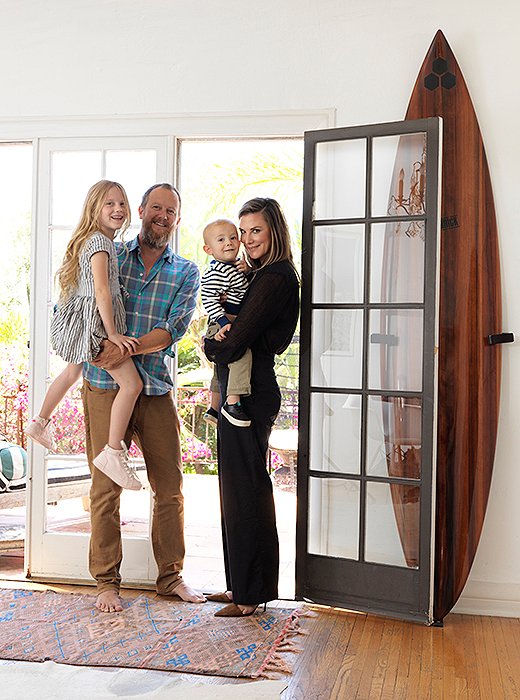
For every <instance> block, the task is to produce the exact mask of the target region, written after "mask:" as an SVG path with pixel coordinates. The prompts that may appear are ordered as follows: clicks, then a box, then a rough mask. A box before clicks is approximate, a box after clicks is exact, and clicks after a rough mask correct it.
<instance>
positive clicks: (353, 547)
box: [296, 119, 441, 622]
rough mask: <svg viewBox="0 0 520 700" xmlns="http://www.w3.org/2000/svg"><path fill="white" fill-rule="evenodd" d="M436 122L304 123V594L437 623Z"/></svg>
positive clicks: (300, 561) (299, 578) (300, 582)
mask: <svg viewBox="0 0 520 700" xmlns="http://www.w3.org/2000/svg"><path fill="white" fill-rule="evenodd" d="M440 141H441V121H440V120H439V119H424V120H417V121H407V122H397V123H391V124H380V125H371V126H363V127H352V128H339V129H326V130H319V131H311V132H307V133H306V134H305V171H304V172H305V175H304V221H303V245H302V247H303V251H304V253H303V271H302V278H303V282H302V318H301V359H300V435H299V446H298V525H297V533H298V534H297V556H296V572H297V573H296V586H297V597H299V598H304V599H308V600H312V601H314V602H318V603H324V604H330V605H340V606H342V607H348V608H352V609H357V610H364V611H374V612H380V613H383V614H389V615H393V616H398V617H402V618H407V619H415V620H423V621H425V622H431V621H432V619H433V618H432V595H431V589H432V582H433V543H432V537H433V532H434V529H433V528H432V520H433V517H434V515H433V514H434V489H433V485H434V483H435V481H434V478H435V446H436V439H435V436H436V423H435V416H436V368H437V363H436V347H437V307H438V293H437V290H438V283H437V270H438V254H439V191H440V189H439V177H440V152H441V151H440Z"/></svg>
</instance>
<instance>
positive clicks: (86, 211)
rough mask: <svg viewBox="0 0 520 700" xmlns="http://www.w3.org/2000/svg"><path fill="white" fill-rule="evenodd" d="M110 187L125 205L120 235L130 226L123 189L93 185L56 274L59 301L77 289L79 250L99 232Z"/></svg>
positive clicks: (112, 184) (108, 183)
mask: <svg viewBox="0 0 520 700" xmlns="http://www.w3.org/2000/svg"><path fill="white" fill-rule="evenodd" d="M112 187H117V188H118V189H119V191H120V192H121V195H122V197H123V200H124V202H125V205H126V211H127V217H126V219H125V220H124V222H123V225H122V226H121V228H120V229H119V233H120V235H122V234H123V233H124V232H125V231H126V229H127V228H128V227H129V226H130V204H129V203H128V197H127V196H126V192H125V189H124V187H123V186H122V185H120V184H119V182H114V181H113V180H100V181H99V182H96V184H95V185H92V187H91V188H90V189H89V191H88V192H87V196H86V197H85V202H84V204H83V210H82V212H81V218H80V220H79V223H78V225H77V226H76V229H75V230H74V233H73V234H72V236H71V237H70V241H69V243H68V245H67V249H66V251H65V255H64V257H63V263H62V265H61V267H60V268H59V270H58V271H57V273H56V277H57V279H58V284H59V287H60V298H61V299H67V298H68V297H69V296H70V295H71V294H72V293H73V292H74V290H75V289H76V287H77V284H78V277H79V256H80V253H81V250H82V249H83V246H84V245H85V242H86V241H87V239H88V238H90V236H91V235H92V234H93V233H96V231H100V226H99V217H100V215H101V210H102V209H103V205H104V204H105V200H106V198H107V195H108V192H109V190H110V189H111V188H112Z"/></svg>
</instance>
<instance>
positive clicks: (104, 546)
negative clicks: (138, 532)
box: [82, 381, 184, 595]
mask: <svg viewBox="0 0 520 700" xmlns="http://www.w3.org/2000/svg"><path fill="white" fill-rule="evenodd" d="M116 393H117V389H116V390H106V389H97V388H96V387H93V386H91V385H90V384H89V383H88V382H87V381H84V382H83V387H82V395H83V406H84V411H85V430H86V447H87V457H88V462H89V467H90V471H91V474H92V487H91V489H90V522H91V536H90V554H89V567H90V573H91V575H92V576H93V578H95V579H96V581H97V586H98V592H101V591H105V590H110V589H112V590H116V591H118V590H119V586H120V583H121V574H120V567H121V560H122V548H121V525H120V519H119V497H120V495H121V491H122V489H121V487H120V486H117V484H115V483H114V482H113V481H112V480H111V479H109V478H108V477H107V476H105V474H103V473H102V472H100V471H99V470H98V469H96V467H94V466H93V464H92V460H93V459H94V457H96V456H97V455H98V454H99V452H101V450H102V449H103V447H104V446H105V445H106V443H107V441H108V429H109V422H110V409H111V407H112V402H113V400H114V397H115V395H116ZM179 430H180V428H179V419H178V417H177V411H176V408H175V405H174V403H173V400H172V395H171V392H169V393H167V394H163V395H162V396H146V395H145V394H141V395H140V396H139V398H138V400H137V403H136V405H135V408H134V412H133V414H132V418H131V420H130V425H129V428H128V431H127V434H126V437H125V442H126V444H127V445H130V441H131V439H132V437H133V438H134V439H135V441H136V442H137V443H138V444H139V446H140V448H141V450H142V452H143V456H144V459H145V462H146V471H147V474H148V480H149V482H150V487H151V490H152V492H153V513H152V548H153V553H154V557H155V561H156V562H157V568H158V570H159V573H158V576H157V584H156V586H157V592H158V593H160V594H162V595H168V594H170V593H172V592H173V589H174V588H175V587H176V586H178V585H179V583H181V581H182V577H181V571H182V567H183V563H184V497H183V495H182V461H181V450H180V437H179Z"/></svg>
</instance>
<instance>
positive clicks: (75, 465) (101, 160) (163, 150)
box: [26, 137, 173, 585]
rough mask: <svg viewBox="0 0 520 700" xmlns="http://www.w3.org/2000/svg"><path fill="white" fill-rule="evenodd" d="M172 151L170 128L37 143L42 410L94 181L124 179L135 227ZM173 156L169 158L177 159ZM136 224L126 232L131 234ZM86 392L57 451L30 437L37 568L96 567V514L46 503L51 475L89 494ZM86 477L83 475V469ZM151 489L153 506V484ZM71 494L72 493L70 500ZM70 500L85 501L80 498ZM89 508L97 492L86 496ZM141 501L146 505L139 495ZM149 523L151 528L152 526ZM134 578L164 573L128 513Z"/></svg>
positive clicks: (73, 571)
mask: <svg viewBox="0 0 520 700" xmlns="http://www.w3.org/2000/svg"><path fill="white" fill-rule="evenodd" d="M172 163H173V159H172V157H171V144H170V141H169V139H168V138H167V137H146V138H145V137H132V138H126V137H121V138H119V137H112V138H83V139H70V138H68V139H67V138H63V139H41V140H40V141H39V146H38V183H39V187H38V192H37V225H36V235H35V242H34V248H33V258H32V259H33V265H34V272H33V275H32V280H33V286H32V290H31V307H32V314H31V317H32V326H31V348H32V352H31V378H32V387H33V402H32V411H33V413H35V412H37V411H38V408H39V406H40V405H41V402H42V399H43V395H44V392H45V390H46V388H47V386H48V385H49V383H50V382H51V381H52V379H53V378H54V377H55V376H56V375H57V374H58V373H59V372H60V371H61V369H62V368H63V366H64V363H63V361H62V360H61V359H60V358H59V357H57V356H55V355H54V354H53V353H52V352H50V351H49V323H50V319H51V316H52V313H53V307H54V304H55V302H56V300H57V290H56V289H55V288H54V284H53V281H54V275H55V273H56V270H57V268H58V267H59V265H60V264H61V260H62V258H63V254H64V252H65V247H66V245H67V242H68V240H69V238H70V235H71V233H72V231H73V229H74V227H75V225H76V223H77V221H78V219H79V216H80V213H81V208H82V205H83V201H84V199H85V196H86V193H87V190H88V189H89V187H90V186H91V185H93V184H94V183H95V182H96V181H97V180H100V179H102V178H107V179H110V180H115V181H117V182H121V183H122V184H123V186H124V187H125V189H126V191H127V194H128V197H129V200H130V204H131V209H132V212H131V213H132V229H133V231H134V234H135V233H136V232H137V231H138V230H139V228H140V227H139V223H138V222H139V217H138V213H137V209H138V205H139V203H140V198H141V196H142V194H143V192H145V190H146V189H147V188H148V187H149V186H150V185H151V184H153V183H155V182H162V181H171V179H172V172H171V170H172V166H171V164H172ZM168 164H170V165H168ZM128 235H129V234H127V236H128ZM82 414H83V411H82V406H81V400H80V398H79V395H78V391H77V390H76V391H75V392H74V391H71V392H69V394H68V395H67V397H66V398H65V400H64V402H63V404H62V406H61V407H60V408H59V409H58V411H57V412H56V414H55V419H54V423H55V435H56V452H55V453H50V452H46V451H45V450H44V448H43V447H41V446H39V445H37V444H35V443H32V444H31V446H30V456H31V478H30V481H29V484H28V500H29V507H28V528H27V530H28V543H27V544H28V546H27V548H26V562H27V569H28V571H29V572H30V575H31V576H32V577H33V578H42V579H45V580H53V579H55V580H75V581H78V580H79V581H81V580H91V579H90V575H89V572H88V541H89V518H88V513H87V512H86V510H82V509H81V508H80V507H76V510H74V511H71V512H69V513H68V514H67V516H66V517H65V519H64V520H62V519H60V520H59V521H57V520H56V518H55V516H54V515H53V506H52V505H47V501H48V500H50V499H49V498H48V497H46V495H48V487H49V485H53V488H54V485H55V484H57V483H60V481H61V482H67V484H69V485H71V486H70V488H73V487H74V486H72V485H75V487H77V488H81V483H83V484H84V488H83V492H84V495H86V494H88V483H89V481H88V467H87V463H86V457H85V454H84V444H83V442H82V441H83V435H84V431H83V424H82ZM84 477H87V479H86V480H85V481H83V482H82V478H84ZM136 497H137V496H136V495H135V494H130V493H129V492H126V491H125V492H124V493H123V495H122V520H123V521H124V509H125V508H126V509H129V510H130V511H132V510H135V508H136V507H137V504H136V503H134V502H132V501H130V500H129V499H131V498H134V499H135V498H136ZM139 497H140V498H141V499H143V498H144V499H145V507H144V511H145V513H146V511H148V513H147V516H148V519H147V522H148V523H149V505H150V497H149V492H146V493H145V492H143V493H142V494H140V496H139ZM68 502H69V501H67V503H68ZM70 503H78V501H77V499H74V500H73V501H72V500H71V501H70ZM84 503H85V508H87V509H88V501H87V499H86V498H85V500H84ZM138 507H139V510H143V508H142V504H139V506H138ZM146 524H147V523H144V526H145V527H144V529H145V530H146ZM123 549H124V563H123V567H122V575H123V578H124V579H125V582H129V583H138V584H140V585H146V584H147V583H149V582H151V581H153V580H154V579H155V572H156V569H155V562H154V559H153V556H152V552H151V546H150V538H149V537H148V536H147V535H144V536H142V535H141V536H135V535H132V534H130V533H128V534H126V533H125V528H124V522H123Z"/></svg>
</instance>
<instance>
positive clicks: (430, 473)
mask: <svg viewBox="0 0 520 700" xmlns="http://www.w3.org/2000/svg"><path fill="white" fill-rule="evenodd" d="M441 129H442V120H440V119H439V118H430V119H421V120H414V121H403V122H392V123H388V124H375V125H368V126H359V127H345V128H335V129H323V130H317V131H310V132H306V133H305V156H304V198H303V230H302V251H303V252H302V317H301V332H300V342H301V344H300V383H299V386H300V403H299V442H298V486H297V496H298V498H297V529H296V532H297V537H296V598H297V599H300V600H303V599H305V600H310V601H313V602H316V603H322V604H326V605H335V606H340V607H347V608H351V609H355V610H359V611H367V612H377V613H381V614H386V615H389V616H392V617H399V618H404V619H410V620H420V621H422V622H426V623H432V622H433V617H432V586H433V580H434V579H433V542H432V539H433V534H434V528H433V518H434V512H435V508H434V506H435V503H434V489H433V488H432V485H433V484H434V483H435V481H434V479H435V448H436V440H435V433H436V425H435V413H436V412H435V405H436V379H435V372H436V355H435V353H436V345H437V325H438V324H437V313H438V291H437V290H438V283H437V279H436V276H437V269H438V266H437V261H438V251H439V223H440V222H439V209H440V207H439V204H440V202H439V192H440V173H441V169H440V151H441V136H442V134H441ZM417 132H424V133H426V139H427V159H426V182H427V188H426V214H425V215H421V216H415V217H414V216H404V217H400V216H384V217H381V216H378V217H373V216H372V215H371V189H372V187H371V185H372V141H373V139H374V138H376V137H384V136H397V135H404V134H413V133H417ZM354 139H365V140H366V173H365V177H366V187H365V193H366V194H365V216H364V217H362V218H356V219H346V218H345V219H322V220H318V219H313V210H314V200H315V153H316V146H317V144H320V143H327V142H334V141H344V140H354ZM411 220H421V221H424V223H425V232H426V235H425V269H424V296H423V303H422V304H373V303H369V299H370V288H369V285H370V275H369V256H370V227H371V225H372V224H376V223H389V222H392V221H408V222H409V221H411ZM353 223H358V224H363V225H364V227H365V261H364V268H365V278H364V298H363V303H361V304H335V303H328V304H316V303H313V301H312V275H313V258H314V250H313V239H314V232H315V229H317V228H319V227H320V226H326V225H339V224H353ZM395 307H398V308H399V309H402V308H411V309H415V308H418V309H422V311H423V314H424V326H423V386H422V391H421V392H420V393H417V392H410V393H407V392H392V391H387V390H385V391H379V392H378V391H372V390H370V391H369V390H368V388H367V357H368V348H367V344H368V342H367V338H368V321H367V318H368V310H369V309H374V308H390V309H391V308H395ZM316 308H330V309H336V308H337V309H362V311H363V316H364V332H363V337H364V350H363V357H364V359H363V377H364V381H363V388H362V389H361V390H356V389H354V390H349V389H348V388H347V387H327V388H324V387H314V386H312V385H311V333H312V312H313V310H314V309H316ZM315 391H316V392H321V393H349V394H350V393H358V394H360V395H361V396H362V397H365V398H364V404H365V405H366V396H368V395H371V396H373V395H376V396H377V395H383V394H384V395H385V396H388V395H390V396H391V395H392V393H394V395H399V396H406V395H410V396H420V398H421V399H422V437H423V439H422V466H421V478H420V480H419V481H417V480H413V481H412V480H409V479H403V478H398V479H392V480H391V481H392V483H398V484H403V485H417V484H419V485H420V494H421V496H420V538H419V566H418V568H407V567H399V566H393V565H388V564H374V563H370V562H366V561H364V547H363V542H364V534H365V517H364V507H363V504H364V503H365V500H364V499H365V497H366V484H367V481H370V482H377V481H382V482H384V483H388V478H378V477H374V476H370V477H369V478H368V477H367V474H366V449H365V448H364V445H365V444H366V430H367V426H366V409H364V413H363V417H362V432H361V439H362V443H361V444H362V449H361V466H360V471H359V474H352V473H348V474H345V473H336V472H326V471H311V470H310V469H309V460H310V449H309V447H310V410H311V395H312V393H313V392H315ZM311 476H312V477H313V478H329V479H330V478H334V479H348V480H355V481H357V482H359V488H360V509H359V510H360V522H359V542H360V543H361V546H360V557H359V559H358V560H351V559H341V558H338V557H330V556H323V555H317V554H309V553H308V551H307V547H308V509H309V479H310V477H311Z"/></svg>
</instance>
